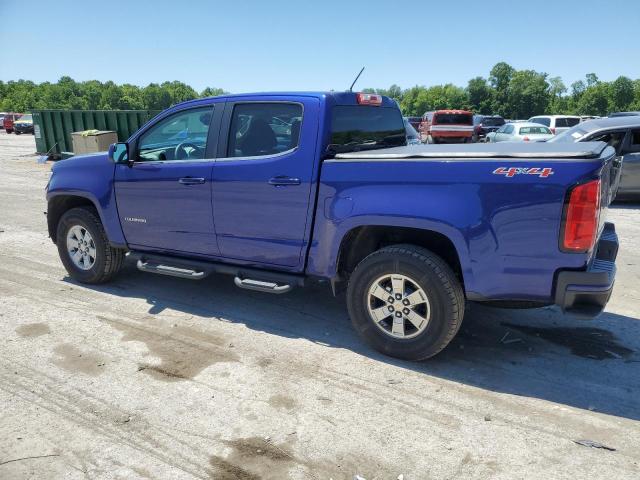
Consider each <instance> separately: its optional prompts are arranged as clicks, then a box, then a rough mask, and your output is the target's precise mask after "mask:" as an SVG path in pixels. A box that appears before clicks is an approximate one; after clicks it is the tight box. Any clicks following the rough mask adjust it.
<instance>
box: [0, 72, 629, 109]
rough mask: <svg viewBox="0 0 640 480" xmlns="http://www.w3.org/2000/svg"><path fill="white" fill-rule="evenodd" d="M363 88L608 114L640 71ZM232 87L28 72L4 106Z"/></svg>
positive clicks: (109, 103) (434, 103)
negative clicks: (35, 77)
mask: <svg viewBox="0 0 640 480" xmlns="http://www.w3.org/2000/svg"><path fill="white" fill-rule="evenodd" d="M364 91H366V92H371V93H380V94H382V95H388V96H389V97H392V98H394V99H395V100H397V101H398V103H399V105H400V108H401V109H402V112H403V113H404V114H405V115H407V116H419V115H422V114H423V113H424V112H427V111H430V110H438V109H444V108H449V109H465V110H471V111H473V112H475V113H480V114H497V115H502V116H503V117H505V118H511V119H526V118H529V117H531V116H534V115H540V114H543V113H546V114H573V115H601V116H602V115H607V114H608V113H609V112H612V111H623V110H640V79H636V80H632V79H630V78H628V77H624V76H620V77H618V78H617V79H615V80H614V81H611V82H603V81H600V80H599V79H598V77H597V75H596V74H595V73H589V74H587V75H586V76H585V79H584V80H578V81H575V82H573V83H572V84H571V85H570V86H569V87H567V86H566V85H565V84H564V82H563V81H562V79H561V78H560V77H549V75H548V74H546V73H542V72H536V71H534V70H516V69H515V68H513V67H512V66H511V65H509V64H507V63H505V62H500V63H497V64H496V65H494V67H493V68H492V69H491V71H490V72H489V76H488V77H487V78H485V77H481V76H479V77H475V78H472V79H471V80H469V81H468V83H467V86H466V87H459V86H456V85H453V84H450V83H448V84H445V85H433V86H430V87H425V86H419V85H416V86H415V87H411V88H407V89H402V88H400V87H399V86H398V85H392V86H391V87H389V88H388V89H384V88H367V89H365V90H364ZM224 93H226V92H225V91H224V90H222V89H220V88H212V87H208V88H205V89H204V90H203V91H201V92H197V91H196V90H194V89H193V88H192V87H190V86H189V85H187V84H185V83H182V82H179V81H173V82H164V83H160V84H158V83H150V84H149V85H147V86H146V87H139V86H137V85H131V84H123V85H117V84H115V83H114V82H111V81H109V82H100V81H98V80H89V81H85V82H76V81H75V80H73V79H72V78H70V77H62V78H60V79H59V80H58V81H57V82H56V83H50V82H43V83H34V82H31V81H28V80H17V81H8V82H3V81H0V111H5V112H7V111H14V112H26V111H29V110H32V109H51V108H61V109H78V110H114V109H121V110H163V109H165V108H168V107H170V106H171V105H174V104H176V103H179V102H183V101H185V100H191V99H194V98H200V97H210V96H216V95H222V94H224Z"/></svg>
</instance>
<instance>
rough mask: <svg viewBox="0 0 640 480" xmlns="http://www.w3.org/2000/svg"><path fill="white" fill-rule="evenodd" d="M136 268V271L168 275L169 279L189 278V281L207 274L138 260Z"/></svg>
mask: <svg viewBox="0 0 640 480" xmlns="http://www.w3.org/2000/svg"><path fill="white" fill-rule="evenodd" d="M137 266H138V270H141V271H143V272H149V273H158V274H160V275H169V276H171V277H180V278H189V279H191V280H200V279H202V278H204V277H206V276H207V273H205V272H202V271H196V270H191V269H189V268H181V267H174V266H171V265H162V264H158V263H151V262H149V261H142V260H138V264H137Z"/></svg>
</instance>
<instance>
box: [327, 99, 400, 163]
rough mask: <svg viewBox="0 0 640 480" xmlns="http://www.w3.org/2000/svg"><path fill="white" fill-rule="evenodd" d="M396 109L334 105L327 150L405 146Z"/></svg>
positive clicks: (342, 150)
mask: <svg viewBox="0 0 640 480" xmlns="http://www.w3.org/2000/svg"><path fill="white" fill-rule="evenodd" d="M406 143H407V139H406V133H405V128H404V121H403V119H402V114H401V113H400V110H398V109H397V108H388V107H374V106H362V105H357V106H351V105H340V106H336V107H334V108H333V112H332V117H331V140H330V144H329V146H328V149H327V150H328V152H329V153H334V154H335V153H345V152H357V151H360V150H372V149H376V148H386V147H398V146H401V145H406Z"/></svg>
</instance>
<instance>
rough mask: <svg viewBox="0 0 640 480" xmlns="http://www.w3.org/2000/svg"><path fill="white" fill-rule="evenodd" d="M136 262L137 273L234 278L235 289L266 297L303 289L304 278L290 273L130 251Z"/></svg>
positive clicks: (195, 278) (195, 277)
mask: <svg viewBox="0 0 640 480" xmlns="http://www.w3.org/2000/svg"><path fill="white" fill-rule="evenodd" d="M129 255H130V256H131V257H132V258H137V260H138V262H137V267H138V270H141V271H143V272H149V273H157V274H160V275H169V276H172V277H179V278H188V279H191V280H201V279H203V278H205V277H207V276H208V275H210V274H212V273H225V274H229V275H234V276H235V278H234V283H235V284H236V286H237V287H239V288H244V289H246V290H254V291H258V292H267V293H276V294H280V293H287V292H289V291H291V290H292V289H293V287H294V286H303V285H304V276H302V275H293V274H290V273H282V272H274V271H269V270H260V269H256V268H251V267H243V266H239V265H229V264H226V263H219V262H206V261H202V260H194V259H190V258H189V259H188V258H181V257H174V256H171V255H159V254H148V253H143V252H136V251H132V252H131V253H130V254H129Z"/></svg>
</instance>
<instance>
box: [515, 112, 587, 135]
mask: <svg viewBox="0 0 640 480" xmlns="http://www.w3.org/2000/svg"><path fill="white" fill-rule="evenodd" d="M527 121H528V122H530V123H539V124H540V125H544V126H545V127H549V130H551V133H553V134H554V135H557V134H559V133H562V132H564V131H565V130H569V129H570V128H571V127H573V126H575V125H577V124H579V123H580V117H577V116H575V115H538V116H537V117H531V118H530V119H529V120H527Z"/></svg>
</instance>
